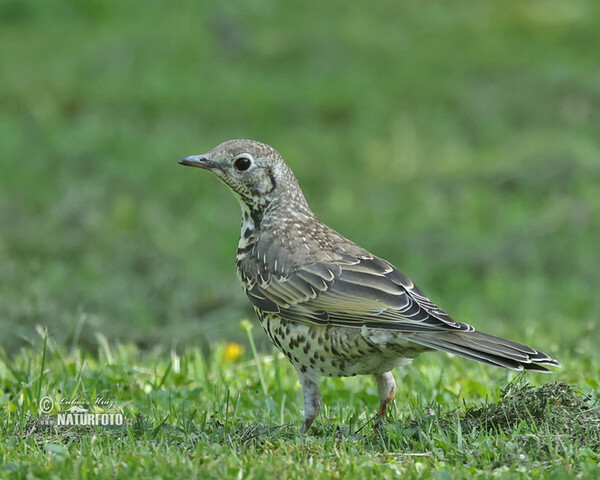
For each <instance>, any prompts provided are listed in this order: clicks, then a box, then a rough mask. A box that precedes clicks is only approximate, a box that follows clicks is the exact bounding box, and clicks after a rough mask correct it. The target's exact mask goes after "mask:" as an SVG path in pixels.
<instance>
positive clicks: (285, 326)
mask: <svg viewBox="0 0 600 480" xmlns="http://www.w3.org/2000/svg"><path fill="white" fill-rule="evenodd" d="M255 310H256V313H257V314H258V317H259V319H260V322H261V324H262V326H263V328H264V329H265V332H266V333H267V335H268V336H269V338H270V339H271V341H272V342H273V343H274V344H275V345H276V346H277V348H279V350H281V351H282V352H283V354H284V355H285V356H286V357H287V358H288V359H289V360H290V362H292V364H293V365H294V367H295V368H296V369H297V370H298V371H299V372H301V373H304V374H309V375H325V376H328V377H347V376H354V375H366V374H374V373H383V372H389V371H390V370H391V369H392V368H394V367H398V366H401V365H406V364H408V363H410V362H411V361H412V359H413V358H415V357H416V356H417V355H419V353H421V352H422V351H424V350H427V349H426V348H424V347H422V346H420V345H417V344H415V343H412V342H409V341H408V340H406V339H404V338H403V337H402V336H401V335H399V334H398V333H396V332H393V331H390V330H379V329H378V330H374V329H367V328H362V329H361V328H350V327H336V326H312V325H310V326H309V325H304V324H299V323H296V322H292V321H289V320H285V319H282V318H281V317H279V316H278V315H276V314H273V313H267V312H263V311H261V310H259V309H256V308H255Z"/></svg>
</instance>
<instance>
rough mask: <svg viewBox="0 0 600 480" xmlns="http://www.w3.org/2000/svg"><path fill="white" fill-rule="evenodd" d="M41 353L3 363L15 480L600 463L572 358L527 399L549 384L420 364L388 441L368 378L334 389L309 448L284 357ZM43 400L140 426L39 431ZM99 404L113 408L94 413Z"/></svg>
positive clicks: (510, 474) (444, 363) (0, 426)
mask: <svg viewBox="0 0 600 480" xmlns="http://www.w3.org/2000/svg"><path fill="white" fill-rule="evenodd" d="M41 333H42V334H44V332H41ZM46 343H47V347H46ZM38 344H39V345H38V346H36V347H33V346H32V347H28V348H25V349H23V350H22V351H21V352H20V353H19V354H18V355H15V356H13V357H12V358H11V359H10V360H8V359H7V358H6V357H5V356H4V355H3V356H2V357H1V358H2V359H1V360H0V387H1V390H2V392H4V393H2V395H1V396H0V403H1V404H2V406H3V410H4V412H5V415H3V417H2V421H1V423H0V433H1V435H2V438H3V439H4V440H5V441H4V442H3V443H2V444H1V445H0V463H1V464H2V467H0V473H2V475H3V476H4V477H6V478H45V477H46V476H48V475H50V476H51V477H52V478H69V477H81V478H88V477H94V478H96V477H97V478H185V477H189V476H198V477H200V478H227V477H235V476H239V475H241V476H243V477H244V478H271V477H272V476H281V475H284V476H286V477H291V478H294V477H296V478H306V476H307V475H308V476H315V477H317V478H318V477H321V476H324V477H333V478H338V477H341V478H344V477H345V476H346V475H352V474H354V475H363V474H364V472H366V471H371V472H372V473H373V474H377V475H381V476H383V477H385V478H393V477H394V478H395V477H396V476H398V475H401V476H403V477H404V478H421V477H426V478H489V476H490V475H491V474H492V472H493V474H494V476H496V477H498V478H545V477H546V475H548V474H549V475H550V476H551V477H552V478H560V477H562V476H564V475H568V476H580V477H585V478H589V476H591V475H596V474H597V464H598V462H599V461H600V406H599V405H598V397H597V394H596V393H592V394H589V395H587V396H585V395H583V394H582V393H580V392H579V391H578V390H577V389H574V388H572V387H569V386H568V385H567V383H562V382H559V380H560V381H566V382H580V381H582V380H584V379H597V378H598V373H599V372H598V365H599V364H600V363H599V362H598V359H597V357H596V358H594V359H590V358H586V359H583V361H582V359H581V358H579V357H577V358H575V357H571V358H564V359H563V363H564V367H563V369H562V370H560V371H558V373H557V376H556V378H550V380H552V383H546V384H544V385H543V386H542V387H534V386H533V385H538V384H539V382H540V381H541V380H542V377H543V378H544V379H545V380H546V379H547V377H544V376H543V375H540V374H538V375H535V374H533V375H531V374H530V375H518V376H515V375H514V374H513V373H509V372H507V371H504V370H501V369H495V368H491V367H487V366H483V365H479V364H472V363H470V362H467V361H463V360H461V359H457V358H454V359H449V357H447V356H445V355H443V354H438V355H434V354H431V355H425V356H424V357H423V358H421V359H418V360H417V361H416V362H415V364H414V365H411V366H409V367H406V368H404V369H402V370H401V371H398V372H397V373H396V377H397V379H398V380H399V384H398V387H399V391H398V393H397V395H396V404H395V408H392V409H391V412H390V413H389V415H388V421H387V423H386V425H385V426H384V427H383V428H382V429H374V427H373V414H374V412H375V411H376V407H377V405H378V400H377V393H376V388H375V386H374V385H373V383H372V381H371V380H370V379H369V378H368V377H362V378H361V377H359V378H356V377H355V378H351V379H345V380H340V379H326V380H325V381H324V382H323V386H322V391H323V394H324V401H325V407H324V409H323V411H322V413H321V414H320V415H319V417H318V418H317V421H316V423H315V426H314V427H313V429H312V430H311V432H310V433H309V435H304V434H302V433H300V427H301V424H302V415H301V408H302V407H301V405H302V398H301V392H300V389H299V387H298V385H297V379H296V375H295V372H294V371H293V369H292V367H291V366H290V364H289V363H288V362H287V360H286V359H284V358H281V356H278V355H262V356H261V355H259V356H256V357H254V356H252V355H245V356H242V357H241V358H237V359H233V360H231V361H227V360H225V357H226V355H225V345H224V344H221V345H217V346H215V347H214V348H213V349H212V350H211V354H210V356H208V357H207V356H205V355H204V354H203V353H202V352H201V351H200V350H199V349H197V348H196V349H187V350H186V351H185V352H184V353H182V354H179V353H177V352H175V351H171V352H170V354H169V352H153V353H148V352H146V353H144V352H142V351H140V350H139V349H138V348H137V347H135V346H134V345H132V344H128V345H125V344H120V345H111V344H109V343H108V342H106V341H104V340H102V341H101V342H100V344H101V345H102V347H101V348H100V350H99V351H98V352H95V353H91V352H86V351H85V350H82V349H80V348H77V347H76V348H74V349H66V348H63V347H60V346H58V345H56V344H55V342H54V341H52V340H51V339H49V340H48V341H47V342H46V341H43V340H42V341H41V342H38ZM592 360H593V362H592ZM590 363H591V364H592V365H595V366H594V367H592V368H590V367H589V365H590ZM259 366H260V367H261V368H260V369H259ZM264 392H266V393H264ZM47 395H48V396H50V397H52V399H53V400H54V402H55V408H54V410H53V412H52V413H56V412H57V411H58V410H59V408H60V403H61V399H65V400H71V401H72V400H77V401H78V402H83V404H82V405H81V407H82V408H87V409H88V410H89V411H91V412H92V413H116V412H123V413H124V416H125V418H126V419H129V420H130V421H131V422H130V424H129V425H127V426H124V427H103V426H78V427H68V426H60V427H53V426H45V425H42V424H40V418H42V417H43V416H42V414H41V413H40V411H39V409H38V405H39V403H40V399H41V398H43V397H44V396H47ZM98 397H102V398H103V399H104V400H110V401H112V402H113V403H114V406H112V407H102V406H96V405H94V401H95V399H96V398H98ZM86 402H87V403H86ZM67 406H68V405H67ZM65 408H67V407H63V409H65Z"/></svg>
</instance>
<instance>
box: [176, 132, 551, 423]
mask: <svg viewBox="0 0 600 480" xmlns="http://www.w3.org/2000/svg"><path fill="white" fill-rule="evenodd" d="M179 163H181V164H182V165H189V166H192V167H199V168H203V169H205V170H210V171H211V172H212V173H214V174H215V175H216V176H217V177H219V179H220V180H222V181H223V182H224V183H225V184H226V185H227V186H228V187H229V188H230V189H231V191H232V192H233V194H234V195H235V197H236V198H237V199H238V201H239V203H240V205H241V207H242V231H241V236H240V240H239V243H238V248H237V257H236V265H237V274H238V277H239V280H240V282H241V284H242V288H243V289H244V291H245V292H246V295H247V296H248V298H249V299H250V301H251V302H252V304H253V306H254V310H255V311H256V313H257V315H258V318H259V319H260V322H261V324H262V326H263V328H264V329H265V332H266V333H267V335H268V336H269V338H270V339H271V340H272V341H273V343H274V344H275V345H276V346H277V348H279V349H280V350H281V351H282V352H283V354H284V355H285V356H286V357H287V358H288V359H289V360H290V362H292V365H293V366H294V368H295V369H296V371H297V372H298V377H299V378H300V383H301V385H302V392H303V394H304V429H305V430H308V429H309V428H310V426H311V424H312V423H313V421H314V419H315V417H316V415H317V413H318V412H319V409H320V407H321V404H322V400H321V394H320V393H319V388H318V385H317V382H318V379H319V377H320V376H322V375H325V376H331V377H344V376H353V375H366V374H371V375H373V376H374V378H375V382H376V384H377V387H378V391H379V402H380V407H379V414H380V415H381V416H383V415H384V414H385V412H386V409H387V406H388V404H389V403H390V402H391V401H392V400H393V398H394V393H395V390H396V383H395V381H394V377H393V376H392V373H391V370H392V369H393V368H394V367H398V366H400V365H406V364H408V363H410V362H411V361H412V360H413V358H415V357H416V356H417V355H419V354H420V353H421V352H424V351H427V350H432V349H433V350H442V351H444V352H448V353H453V354H455V355H460V356H462V357H465V358H470V359H471V360H476V361H479V362H483V363H487V364H490V365H495V366H499V367H504V368H510V369H513V370H523V369H527V370H536V371H538V372H547V371H548V370H547V369H546V368H544V367H543V366H542V365H552V366H559V364H558V362H557V361H556V360H554V359H553V358H551V357H549V356H548V355H546V354H545V353H543V352H540V351H538V350H535V349H533V348H531V347H528V346H525V345H522V344H520V343H517V342H513V341H512V340H506V339H504V338H500V337H496V336H494V335H490V334H487V333H483V332H478V331H477V330H475V329H474V328H473V327H472V326H471V325H468V324H466V323H460V322H457V321H455V320H453V319H452V318H451V317H450V316H449V315H448V314H446V313H445V312H444V311H443V310H442V309H440V308H439V307H438V306H437V305H435V304H434V303H433V302H432V301H431V300H429V298H428V297H427V296H426V295H425V294H424V293H423V291H422V290H421V289H420V288H419V287H417V286H416V285H415V284H414V283H413V282H412V281H411V280H410V279H409V278H408V277H406V276H405V275H403V274H402V273H400V272H399V271H398V270H397V269H396V268H395V267H394V266H393V265H392V264H391V263H389V262H387V261H386V260H383V259H381V258H378V257H376V256H375V255H373V254H371V253H369V252H368V251H366V250H365V249H364V248H361V247H359V246H358V245H356V244H355V243H353V242H351V241H350V240H348V239H347V238H345V237H344V236H342V235H340V234H339V233H337V232H336V231H335V230H333V229H331V228H330V227H328V226H327V225H324V224H323V223H321V222H320V221H319V220H318V219H317V217H316V216H315V215H314V214H313V212H312V211H311V210H310V208H309V207H308V204H307V203H306V200H305V199H304V195H303V194H302V190H300V187H299V186H298V182H297V180H296V177H295V176H294V174H293V173H292V171H291V170H290V168H289V167H288V166H287V165H286V163H285V162H284V160H283V158H282V157H281V155H280V154H279V153H278V152H277V151H276V150H275V149H274V148H272V147H270V146H268V145H265V144H263V143H259V142H256V141H253V140H230V141H228V142H225V143H223V144H221V145H219V146H217V147H215V148H214V149H213V150H211V151H210V152H208V153H207V154H205V155H196V156H191V157H187V158H184V159H182V160H180V161H179Z"/></svg>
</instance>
